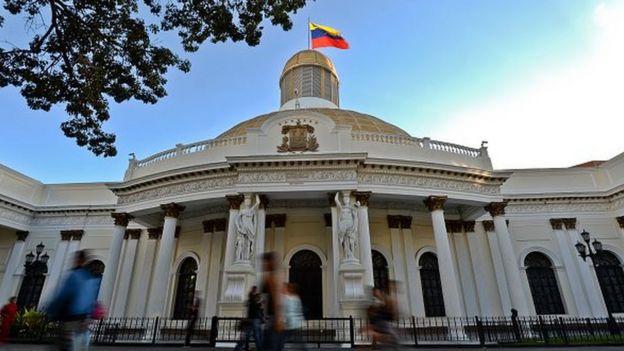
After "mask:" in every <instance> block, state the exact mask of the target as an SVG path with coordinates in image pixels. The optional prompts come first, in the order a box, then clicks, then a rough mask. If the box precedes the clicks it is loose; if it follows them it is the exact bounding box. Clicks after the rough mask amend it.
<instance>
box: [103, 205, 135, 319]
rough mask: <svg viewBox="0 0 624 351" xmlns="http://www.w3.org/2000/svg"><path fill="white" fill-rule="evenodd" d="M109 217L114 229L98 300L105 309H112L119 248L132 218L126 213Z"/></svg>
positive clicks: (112, 214) (119, 254)
mask: <svg viewBox="0 0 624 351" xmlns="http://www.w3.org/2000/svg"><path fill="white" fill-rule="evenodd" d="M111 217H113V219H114V220H115V227H114V228H113V235H112V237H111V242H110V243H111V244H110V249H109V252H108V260H107V261H106V269H105V270H104V277H103V278H102V285H101V288H100V295H99V298H100V300H101V301H102V303H103V304H104V306H106V307H107V308H110V307H112V302H113V292H114V290H115V281H116V279H117V271H118V269H119V261H120V258H121V246H122V244H123V240H124V235H125V233H126V228H127V227H128V222H129V221H130V220H131V219H132V216H131V215H129V214H127V213H111Z"/></svg>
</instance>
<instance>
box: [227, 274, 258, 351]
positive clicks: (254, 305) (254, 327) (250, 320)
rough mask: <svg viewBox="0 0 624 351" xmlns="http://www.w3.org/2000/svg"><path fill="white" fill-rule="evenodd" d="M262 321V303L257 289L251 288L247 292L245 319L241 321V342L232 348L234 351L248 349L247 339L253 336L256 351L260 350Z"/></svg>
mask: <svg viewBox="0 0 624 351" xmlns="http://www.w3.org/2000/svg"><path fill="white" fill-rule="evenodd" d="M263 320H264V312H263V311H262V301H261V297H260V293H259V292H258V287H257V286H253V287H252V288H251V290H250V291H249V295H248V297H247V319H245V320H244V321H242V325H241V333H242V335H241V336H242V337H241V340H240V341H239V342H238V343H237V344H236V347H235V348H234V349H235V350H236V351H240V350H242V349H243V347H245V349H249V339H250V337H251V335H253V337H254V340H255V341H256V350H257V351H260V350H262V341H263V335H262V322H263Z"/></svg>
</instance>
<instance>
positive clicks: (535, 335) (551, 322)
mask: <svg viewBox="0 0 624 351" xmlns="http://www.w3.org/2000/svg"><path fill="white" fill-rule="evenodd" d="M243 325H244V319H243V318H231V317H213V318H199V319H197V320H196V321H195V322H193V323H191V321H188V320H174V319H167V318H158V317H156V318H106V319H103V320H99V321H94V322H93V323H92V324H91V326H90V332H91V340H92V342H93V343H94V344H99V345H129V344H134V345H138V344H174V345H175V344H177V345H187V346H189V345H191V346H192V345H205V346H213V347H214V346H217V345H219V346H228V345H229V346H233V345H234V344H235V343H236V342H238V341H239V340H241V337H242V336H243V335H242V333H243V329H244V328H245V327H244V326H243ZM390 330H392V333H393V335H394V336H395V339H396V341H397V342H398V343H400V344H403V345H423V344H424V345H429V344H473V345H486V344H487V345H494V344H516V345H591V344H618V345H624V318H622V317H613V316H612V317H605V318H579V317H558V316H537V317H520V318H518V317H516V318H511V317H430V318H426V317H409V318H402V319H400V320H397V321H393V322H392V323H391V328H390ZM58 331H59V324H58V323H57V322H49V323H43V324H41V325H39V326H38V327H37V328H33V329H25V330H19V331H14V332H13V334H12V335H11V341H12V342H21V343H47V342H52V341H53V340H54V337H55V334H56V333H57V332H58ZM374 335H375V334H374V330H373V328H371V326H370V325H369V322H368V321H367V320H365V319H358V318H322V319H313V320H305V321H303V322H302V323H301V325H300V327H299V328H297V329H295V330H294V331H292V332H290V333H289V334H288V336H287V337H286V343H306V344H310V345H314V346H317V347H322V346H331V345H334V346H335V345H341V346H355V345H357V344H372V343H374V342H375V340H376V338H375V337H374Z"/></svg>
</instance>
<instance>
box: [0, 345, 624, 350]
mask: <svg viewBox="0 0 624 351" xmlns="http://www.w3.org/2000/svg"><path fill="white" fill-rule="evenodd" d="M564 348H565V349H566V350H572V351H594V350H597V351H616V350H617V351H622V350H623V348H622V346H591V347H569V346H568V347H561V348H558V347H530V348H529V347H522V348H518V347H488V348H487V350H498V351H522V350H531V351H556V350H560V349H564ZM289 349H290V348H287V349H286V351H288V350H289ZM483 349H485V348H483ZM0 350H2V351H26V350H28V351H53V350H56V349H55V348H54V347H52V346H50V345H0ZM122 350H146V351H173V350H181V351H186V350H188V351H192V350H212V349H210V348H205V347H191V348H185V347H180V346H169V347H163V346H160V347H151V346H147V347H146V346H139V347H137V346H126V347H123V346H93V347H91V349H90V351H122ZM231 350H232V349H218V350H217V351H231ZM290 350H294V349H290ZM314 350H319V349H310V351H314ZM320 350H321V351H337V350H338V349H327V348H322V349H320ZM342 350H348V349H342ZM356 350H362V351H368V350H370V349H369V348H365V347H361V348H357V349H356ZM400 350H402V351H410V350H412V351H434V350H435V351H440V350H455V351H461V350H465V351H468V350H471V351H475V350H482V349H481V348H476V347H472V348H455V347H452V348H441V347H437V348H407V347H406V348H401V349H400Z"/></svg>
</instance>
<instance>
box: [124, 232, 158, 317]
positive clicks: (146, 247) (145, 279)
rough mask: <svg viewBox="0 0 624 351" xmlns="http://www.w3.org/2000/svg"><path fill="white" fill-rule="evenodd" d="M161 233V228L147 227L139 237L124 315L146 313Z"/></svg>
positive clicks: (130, 315) (139, 315) (136, 315)
mask: <svg viewBox="0 0 624 351" xmlns="http://www.w3.org/2000/svg"><path fill="white" fill-rule="evenodd" d="M161 235H162V228H148V229H147V233H144V234H143V235H142V236H141V238H140V239H139V244H138V248H137V258H136V266H135V269H134V272H136V275H137V278H135V279H133V282H132V284H131V287H130V298H129V301H128V306H127V308H126V316H128V317H143V316H145V315H147V300H148V298H149V290H150V282H151V279H150V278H151V276H152V271H153V269H154V263H155V262H156V247H157V244H158V240H159V239H160V237H161Z"/></svg>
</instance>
